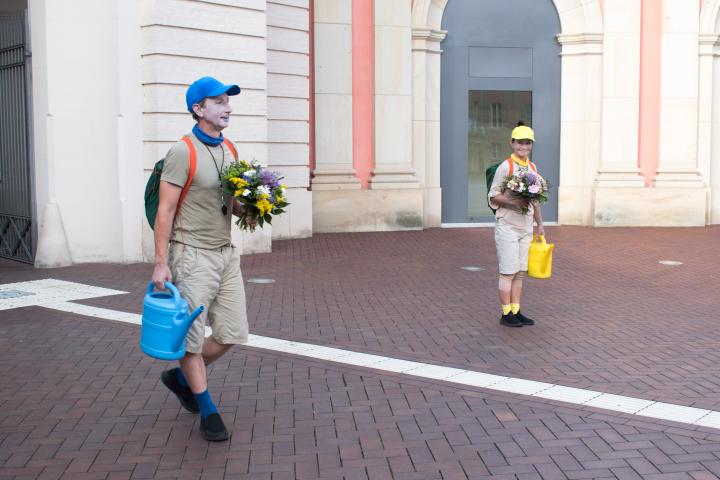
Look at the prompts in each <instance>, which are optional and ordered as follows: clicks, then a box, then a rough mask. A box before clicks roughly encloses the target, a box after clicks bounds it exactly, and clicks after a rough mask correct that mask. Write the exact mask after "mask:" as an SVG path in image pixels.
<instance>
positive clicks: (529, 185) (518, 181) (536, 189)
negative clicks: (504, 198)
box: [503, 170, 548, 213]
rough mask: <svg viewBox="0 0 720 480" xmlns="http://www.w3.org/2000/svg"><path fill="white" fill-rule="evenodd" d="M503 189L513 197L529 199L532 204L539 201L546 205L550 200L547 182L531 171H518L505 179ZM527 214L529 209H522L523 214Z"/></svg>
mask: <svg viewBox="0 0 720 480" xmlns="http://www.w3.org/2000/svg"><path fill="white" fill-rule="evenodd" d="M503 188H505V189H506V190H507V191H509V192H511V193H512V194H513V195H517V196H519V197H522V198H527V199H529V200H530V202H532V201H534V200H537V201H539V202H540V203H545V202H547V200H548V197H547V191H548V183H547V181H546V180H545V179H544V178H543V177H541V176H540V175H539V174H537V173H535V172H533V171H531V170H525V171H516V172H514V173H513V174H512V175H509V176H508V177H506V178H505V183H504V184H503ZM527 212H528V209H527V208H523V209H522V213H527Z"/></svg>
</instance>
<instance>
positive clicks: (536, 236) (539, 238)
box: [533, 235, 547, 245]
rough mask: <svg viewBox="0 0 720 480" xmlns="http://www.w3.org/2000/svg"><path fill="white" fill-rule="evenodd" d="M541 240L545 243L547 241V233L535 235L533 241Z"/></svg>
mask: <svg viewBox="0 0 720 480" xmlns="http://www.w3.org/2000/svg"><path fill="white" fill-rule="evenodd" d="M538 240H539V241H540V243H542V244H543V245H545V244H546V243H547V242H546V241H545V235H533V241H538Z"/></svg>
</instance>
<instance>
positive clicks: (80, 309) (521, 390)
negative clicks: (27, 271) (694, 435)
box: [0, 279, 720, 429]
mask: <svg viewBox="0 0 720 480" xmlns="http://www.w3.org/2000/svg"><path fill="white" fill-rule="evenodd" d="M3 291H12V292H13V293H15V292H22V293H25V294H26V295H24V296H13V297H11V298H2V297H0V310H7V309H11V308H20V307H27V306H35V305H37V306H41V307H45V308H51V309H54V310H61V311H63V312H69V313H76V314H78V315H85V316H90V317H96V318H103V319H107V320H114V321H118V322H125V323H131V324H134V325H141V324H142V315H139V314H137V313H127V312H121V311H117V310H110V309H107V308H99V307H93V306H89V305H81V304H79V303H71V301H72V300H81V299H87V298H96V297H104V296H108V295H119V294H123V293H127V292H123V291H120V290H111V289H106V288H100V287H93V286H91V285H83V284H80V283H73V282H66V281H62V280H53V279H45V280H36V281H32V282H20V283H9V284H5V285H0V292H3ZM205 334H206V336H207V335H209V334H210V329H209V328H208V327H206V328H205ZM246 345H247V346H249V347H255V348H262V349H265V350H270V351H275V352H284V353H291V354H293V355H301V356H304V357H309V358H314V359H317V360H325V361H332V362H335V363H340V364H344V365H352V366H357V367H367V368H372V369H374V370H383V371H386V372H393V373H400V374H404V375H412V376H414V377H419V378H426V379H431V380H443V381H446V382H449V383H453V384H456V385H465V386H471V387H479V388H486V389H488V390H496V391H499V392H506V393H514V394H520V395H526V396H530V397H537V398H542V399H548V400H557V401H560V402H565V403H570V404H574V405H582V406H588V407H596V408H602V409H605V410H612V411H615V412H620V413H630V414H634V415H639V416H643V417H648V418H655V419H659V420H670V421H673V422H679V423H685V424H688V425H697V426H700V427H710V428H717V429H720V412H716V411H713V410H706V409H702V408H695V407H687V406H684V405H674V404H670V403H663V402H655V401H652V400H644V399H641V398H633V397H625V396H622V395H613V394H610V393H602V392H596V391H592V390H583V389H580V388H573V387H565V386H562V385H554V384H551V383H544V382H537V381H533V380H524V379H521V378H512V377H503V376H500V375H492V374H488V373H482V372H475V371H472V370H463V369H460V368H452V367H445V366H442V365H433V364H428V363H421V362H413V361H409V360H402V359H398V358H391V357H384V356H382V355H374V354H368V353H361V352H354V351H352V350H343V349H341V348H334V347H326V346H321V345H314V344H311V343H303V342H293V341H290V340H282V339H280V338H272V337H262V336H259V335H252V334H251V335H250V336H249V339H248V343H247V344H246Z"/></svg>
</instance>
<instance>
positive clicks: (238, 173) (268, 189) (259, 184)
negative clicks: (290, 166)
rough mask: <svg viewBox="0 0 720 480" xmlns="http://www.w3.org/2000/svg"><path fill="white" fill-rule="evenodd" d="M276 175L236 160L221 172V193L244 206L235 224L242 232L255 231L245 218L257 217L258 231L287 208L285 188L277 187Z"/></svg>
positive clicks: (278, 183)
mask: <svg viewBox="0 0 720 480" xmlns="http://www.w3.org/2000/svg"><path fill="white" fill-rule="evenodd" d="M281 178H282V177H279V176H278V173H277V172H274V171H272V170H266V169H264V168H263V167H262V166H261V165H260V164H259V163H258V162H256V161H255V160H253V161H252V162H246V161H245V160H239V161H235V162H232V163H231V164H230V165H228V166H227V167H225V168H224V169H223V172H222V186H221V189H222V192H223V194H225V195H229V196H231V197H233V198H236V199H238V200H239V201H240V202H242V203H243V204H244V205H245V213H243V214H242V215H240V217H239V218H238V220H237V222H235V224H236V225H237V226H238V227H240V228H241V229H242V230H250V231H251V232H254V231H255V226H254V225H249V224H248V218H254V217H257V224H258V225H260V228H262V226H263V225H264V224H265V223H266V222H267V223H269V224H272V217H273V215H279V214H281V213H283V212H284V211H285V210H284V208H285V207H287V206H288V205H289V203H288V202H287V200H286V199H285V190H286V189H287V186H285V185H281V184H280V180H281Z"/></svg>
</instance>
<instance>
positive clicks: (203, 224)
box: [160, 133, 234, 249]
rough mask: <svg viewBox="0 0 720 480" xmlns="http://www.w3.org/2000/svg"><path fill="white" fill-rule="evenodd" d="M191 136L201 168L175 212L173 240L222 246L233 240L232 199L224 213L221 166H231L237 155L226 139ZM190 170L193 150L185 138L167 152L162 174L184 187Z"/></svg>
mask: <svg viewBox="0 0 720 480" xmlns="http://www.w3.org/2000/svg"><path fill="white" fill-rule="evenodd" d="M188 136H189V137H190V139H191V140H192V142H193V145H194V146H195V151H196V152H197V168H196V170H195V176H194V177H193V181H192V183H191V184H190V189H189V190H188V193H187V196H186V197H185V200H184V201H183V203H182V206H181V208H180V212H179V213H177V214H176V215H175V221H174V222H173V228H172V233H171V235H170V240H172V241H175V242H180V243H184V244H186V245H192V246H194V247H198V248H205V249H215V248H220V247H223V246H226V245H229V244H230V222H231V219H232V207H231V206H232V203H231V201H232V200H231V199H228V200H227V202H226V203H227V205H228V211H227V215H223V213H222V205H223V204H222V198H221V195H220V179H219V177H218V170H220V171H221V172H222V168H223V165H224V166H228V165H229V164H230V163H231V162H232V161H233V160H234V157H233V154H232V152H231V151H230V150H229V149H228V148H227V146H226V145H225V144H224V143H222V144H220V145H218V146H217V147H210V146H208V145H205V144H204V143H202V142H201V141H200V140H198V138H197V137H196V136H195V135H193V134H192V133H190V134H189V135H188ZM211 152H212V153H211ZM223 155H224V162H223ZM213 156H214V159H213ZM189 174H190V152H189V150H188V146H187V145H186V144H185V142H183V141H179V142H177V143H176V144H175V145H173V146H172V148H170V151H168V153H167V155H166V156H165V164H164V166H163V172H162V176H161V177H160V178H161V180H163V181H166V182H168V183H172V184H173V185H177V186H179V187H182V186H183V185H185V182H186V181H187V178H188V175H189Z"/></svg>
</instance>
